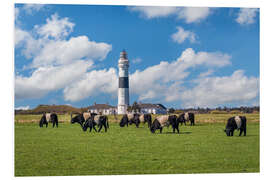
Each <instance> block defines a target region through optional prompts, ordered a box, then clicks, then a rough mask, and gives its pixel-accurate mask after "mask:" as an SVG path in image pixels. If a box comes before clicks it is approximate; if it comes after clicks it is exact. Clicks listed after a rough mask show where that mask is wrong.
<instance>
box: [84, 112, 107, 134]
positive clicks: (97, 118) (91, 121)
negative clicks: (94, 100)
mask: <svg viewBox="0 0 270 180" xmlns="http://www.w3.org/2000/svg"><path fill="white" fill-rule="evenodd" d="M96 125H97V126H98V127H99V129H98V132H100V130H101V128H102V127H103V126H104V129H105V132H107V128H109V122H108V117H107V116H105V115H93V116H91V117H89V118H88V119H87V120H86V121H85V123H84V126H83V131H87V129H88V128H90V130H89V131H90V132H91V131H92V128H93V129H94V130H95V131H96V132H97V129H96V128H95V126H96Z"/></svg>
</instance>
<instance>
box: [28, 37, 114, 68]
mask: <svg viewBox="0 0 270 180" xmlns="http://www.w3.org/2000/svg"><path fill="white" fill-rule="evenodd" d="M111 49H112V46H111V45H110V44H107V43H103V42H101V43H97V42H95V41H90V40H89V39H88V37H87V36H78V37H72V38H70V39H69V40H61V41H49V42H48V43H46V44H45V45H44V47H43V48H42V49H41V50H40V52H39V54H38V55H37V56H36V57H35V58H34V60H33V63H32V66H33V67H39V66H44V65H50V64H58V65H59V64H68V63H70V62H72V61H74V60H75V61H76V60H78V59H99V60H103V59H105V58H106V56H107V55H108V53H109V52H110V51H111Z"/></svg>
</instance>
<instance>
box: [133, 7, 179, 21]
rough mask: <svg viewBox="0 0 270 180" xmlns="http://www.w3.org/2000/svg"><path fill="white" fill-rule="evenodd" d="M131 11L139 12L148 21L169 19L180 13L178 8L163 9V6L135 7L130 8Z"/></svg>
mask: <svg viewBox="0 0 270 180" xmlns="http://www.w3.org/2000/svg"><path fill="white" fill-rule="evenodd" d="M128 9H129V10H130V11H133V12H139V13H140V14H141V16H143V17H146V18H148V19H151V18H157V17H167V16H169V15H173V14H175V13H177V12H178V11H179V8H177V7H161V6H134V7H128Z"/></svg>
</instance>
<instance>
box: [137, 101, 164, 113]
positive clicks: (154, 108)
mask: <svg viewBox="0 0 270 180" xmlns="http://www.w3.org/2000/svg"><path fill="white" fill-rule="evenodd" d="M138 105H139V107H140V108H141V113H144V114H146V113H150V114H167V108H166V107H165V106H163V105H162V104H150V103H148V104H142V103H139V104H138Z"/></svg>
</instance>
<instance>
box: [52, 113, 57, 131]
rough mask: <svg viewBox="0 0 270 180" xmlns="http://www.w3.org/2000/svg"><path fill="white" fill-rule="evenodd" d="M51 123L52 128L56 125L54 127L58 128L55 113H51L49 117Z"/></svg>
mask: <svg viewBox="0 0 270 180" xmlns="http://www.w3.org/2000/svg"><path fill="white" fill-rule="evenodd" d="M50 118H51V121H52V123H53V127H54V126H55V125H56V127H57V128H58V117H57V114H55V113H52V114H51V116H50Z"/></svg>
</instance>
